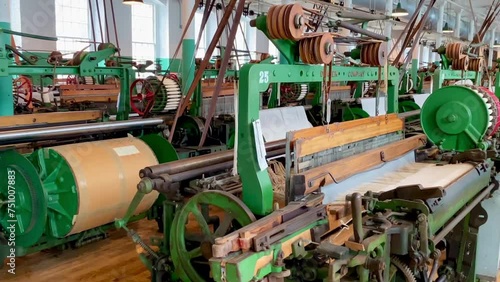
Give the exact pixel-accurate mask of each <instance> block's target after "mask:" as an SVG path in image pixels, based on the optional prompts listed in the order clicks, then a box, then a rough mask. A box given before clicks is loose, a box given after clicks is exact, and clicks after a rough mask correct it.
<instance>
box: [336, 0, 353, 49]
mask: <svg viewBox="0 0 500 282" xmlns="http://www.w3.org/2000/svg"><path fill="white" fill-rule="evenodd" d="M344 7H345V8H347V9H352V0H344ZM350 32H351V31H350V30H348V29H347V28H344V29H342V30H341V31H340V35H341V36H349V34H350ZM337 48H338V49H339V52H340V53H344V52H349V51H351V49H352V47H350V46H341V45H338V46H337Z"/></svg>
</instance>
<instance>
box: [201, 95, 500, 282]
mask: <svg viewBox="0 0 500 282" xmlns="http://www.w3.org/2000/svg"><path fill="white" fill-rule="evenodd" d="M496 100H497V99H496V96H495V95H494V94H493V93H491V92H489V91H488V90H486V89H483V88H474V87H463V86H451V87H445V88H441V89H439V90H438V91H436V92H434V93H433V94H432V95H431V96H430V98H429V99H428V100H427V101H426V103H425V104H424V107H423V109H422V117H421V118H422V126H423V128H424V131H425V132H426V133H427V136H428V137H429V139H430V140H431V141H432V142H433V143H435V144H436V145H438V147H439V148H440V149H441V150H440V151H439V153H438V150H436V149H425V148H424V149H419V148H422V147H423V146H424V145H426V142H427V138H426V136H424V135H421V134H417V135H414V136H412V137H408V138H403V135H402V130H403V122H402V121H401V120H399V119H398V118H396V117H395V116H391V115H387V116H380V117H375V118H369V119H362V120H357V121H351V122H344V123H339V124H332V125H327V126H323V127H316V128H312V129H304V130H299V131H295V132H290V133H289V134H288V136H287V153H286V156H287V162H286V164H287V171H288V172H290V173H289V174H288V175H287V183H288V184H289V185H288V186H287V189H286V191H287V202H288V204H287V206H286V207H284V208H282V209H280V210H277V211H274V212H273V213H271V214H270V215H268V216H266V217H264V218H262V219H260V220H258V221H255V222H253V223H251V224H249V225H246V226H245V227H243V228H241V229H238V230H236V231H234V232H232V233H230V234H228V235H226V236H223V237H220V238H216V239H215V243H214V244H213V245H212V254H213V257H212V258H211V259H210V265H211V271H212V275H213V277H214V280H216V281H254V280H259V279H264V280H266V281H284V280H292V281H475V280H476V278H478V277H481V278H482V279H486V278H485V277H484V275H480V274H481V273H476V272H477V271H476V269H479V270H480V272H482V273H484V272H487V271H484V269H483V268H487V267H486V266H485V267H483V268H480V267H481V266H482V264H479V265H478V267H476V260H478V261H481V258H482V257H488V258H490V259H491V261H492V263H491V265H495V262H497V264H496V265H498V249H495V248H493V249H489V250H485V249H487V247H486V248H484V247H483V248H481V246H482V245H481V244H479V247H478V248H477V245H478V241H477V238H478V229H479V228H480V226H482V225H483V224H484V226H485V227H486V228H488V226H489V229H486V230H491V226H492V225H495V223H492V222H490V221H487V219H488V212H487V211H486V210H484V209H483V208H482V207H481V205H480V203H481V201H482V200H483V199H485V198H488V197H489V196H490V195H491V193H492V192H493V191H494V190H496V189H497V188H498V180H497V178H498V177H497V175H496V172H495V169H494V166H495V165H494V158H493V159H492V158H491V157H494V156H495V154H494V153H493V152H494V151H495V149H496V144H495V141H494V140H495V138H492V137H493V136H497V135H496V133H497V130H498V124H499V123H498V117H497V114H496V113H497V111H498V103H496V102H492V101H496ZM292 161H293V162H292ZM292 164H293V166H292ZM497 197H498V196H497ZM494 199H496V198H494ZM490 202H491V201H490ZM487 207H489V210H490V211H491V210H492V208H491V204H490V205H489V206H487ZM485 222H486V224H485ZM479 234H481V232H479ZM485 236H486V237H485ZM483 238H489V240H488V241H489V242H488V243H489V245H490V246H497V245H498V244H497V243H496V242H497V241H498V238H491V237H488V235H484V231H483ZM491 265H490V266H491ZM491 268H492V267H490V270H489V272H490V273H491V270H492V269H491ZM493 268H494V269H495V268H496V267H495V266H493ZM488 279H490V281H491V279H492V278H491V276H490V277H488Z"/></svg>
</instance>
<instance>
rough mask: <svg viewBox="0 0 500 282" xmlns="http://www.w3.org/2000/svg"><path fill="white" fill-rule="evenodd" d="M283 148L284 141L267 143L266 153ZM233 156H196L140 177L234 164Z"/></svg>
mask: <svg viewBox="0 0 500 282" xmlns="http://www.w3.org/2000/svg"><path fill="white" fill-rule="evenodd" d="M283 148H285V140H284V139H283V140H279V141H274V142H269V143H266V151H268V157H270V156H271V155H270V154H271V152H272V151H276V150H279V149H283ZM233 156H234V150H227V151H222V152H217V153H213V154H207V155H201V156H196V157H192V158H189V159H182V160H178V161H173V162H168V163H164V164H159V165H155V166H150V167H146V168H144V169H141V171H140V172H139V175H140V176H141V178H143V177H150V176H154V175H160V174H169V175H174V174H178V173H182V172H185V171H189V170H194V169H198V168H205V167H208V166H211V165H214V164H220V163H223V162H231V164H232V162H233Z"/></svg>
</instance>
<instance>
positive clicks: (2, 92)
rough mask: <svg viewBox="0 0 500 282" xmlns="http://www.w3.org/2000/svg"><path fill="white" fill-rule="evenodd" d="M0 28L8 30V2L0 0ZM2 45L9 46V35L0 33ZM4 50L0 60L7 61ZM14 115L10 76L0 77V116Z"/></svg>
mask: <svg viewBox="0 0 500 282" xmlns="http://www.w3.org/2000/svg"><path fill="white" fill-rule="evenodd" d="M0 28H5V29H10V0H0ZM0 42H1V44H2V45H0V46H5V44H10V35H9V34H7V33H3V32H2V33H0ZM6 55H7V52H5V48H1V49H0V60H1V61H7V60H8V59H7V56H6ZM12 115H14V107H13V97H12V76H10V75H7V76H0V116H12Z"/></svg>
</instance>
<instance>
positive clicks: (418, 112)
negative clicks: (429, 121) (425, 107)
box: [398, 110, 420, 118]
mask: <svg viewBox="0 0 500 282" xmlns="http://www.w3.org/2000/svg"><path fill="white" fill-rule="evenodd" d="M418 115H420V110H414V111H409V112H405V113H400V114H398V117H400V118H407V117H412V116H418Z"/></svg>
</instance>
